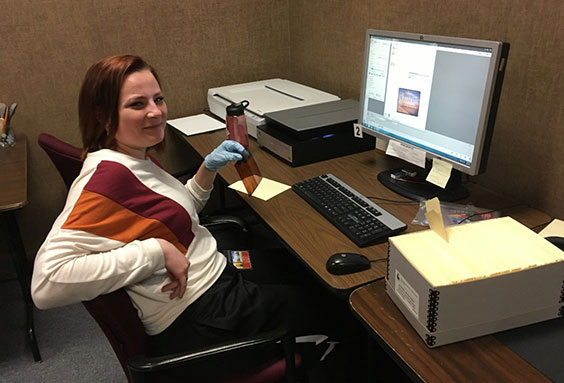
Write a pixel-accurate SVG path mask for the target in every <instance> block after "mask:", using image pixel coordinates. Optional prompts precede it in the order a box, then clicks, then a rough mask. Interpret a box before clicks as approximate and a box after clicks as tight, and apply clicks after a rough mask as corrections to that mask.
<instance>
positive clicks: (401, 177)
mask: <svg viewBox="0 0 564 383" xmlns="http://www.w3.org/2000/svg"><path fill="white" fill-rule="evenodd" d="M428 173H429V169H424V170H423V169H414V168H408V167H403V168H397V169H392V170H386V171H383V172H381V173H380V174H378V180H379V181H380V182H381V183H382V184H383V185H384V186H386V187H387V188H388V189H391V190H393V191H394V192H396V193H398V194H400V195H402V196H404V197H407V198H409V199H412V200H415V201H421V200H426V199H431V198H434V197H438V198H439V200H441V201H444V202H454V201H458V200H461V199H464V198H466V197H468V196H469V193H468V189H466V187H464V186H463V185H462V183H461V178H462V177H461V174H460V172H459V171H458V170H455V169H453V170H452V173H451V176H450V179H449V181H448V183H447V185H446V187H445V188H444V189H443V188H441V187H439V186H436V185H433V184H432V183H430V182H427V181H425V178H427V174H428Z"/></svg>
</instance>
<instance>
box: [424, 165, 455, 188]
mask: <svg viewBox="0 0 564 383" xmlns="http://www.w3.org/2000/svg"><path fill="white" fill-rule="evenodd" d="M451 172H452V164H450V163H448V162H446V161H443V160H441V159H440V158H437V157H435V158H433V167H432V168H431V171H430V172H429V174H428V175H427V178H426V180H427V181H429V182H430V183H432V184H435V185H437V186H439V187H442V188H443V189H444V188H445V186H446V184H447V182H448V180H449V178H450V173H451Z"/></svg>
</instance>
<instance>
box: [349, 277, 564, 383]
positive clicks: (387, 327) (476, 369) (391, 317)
mask: <svg viewBox="0 0 564 383" xmlns="http://www.w3.org/2000/svg"><path fill="white" fill-rule="evenodd" d="M349 301H350V304H351V307H352V309H353V312H354V313H355V314H356V315H357V316H358V317H359V318H360V319H361V320H362V321H363V322H364V323H365V324H366V325H367V326H368V327H369V331H371V332H372V333H373V334H374V335H375V338H376V340H377V341H378V343H379V344H380V345H381V346H382V347H383V348H384V349H385V350H386V351H388V353H389V354H390V355H391V356H392V358H394V359H395V360H396V362H397V363H398V364H399V365H400V366H401V367H403V369H404V371H405V372H406V373H407V374H408V375H410V376H411V378H413V379H414V380H422V381H440V382H445V381H451V382H460V381H468V382H490V381H498V382H549V381H550V379H548V378H547V377H546V376H544V375H543V374H542V373H541V372H539V371H538V370H537V369H536V368H535V367H533V366H531V365H530V364H529V363H528V362H527V361H525V360H523V359H522V358H521V357H520V356H519V355H517V354H516V353H514V352H513V351H511V350H510V349H509V348H508V347H506V346H505V345H504V344H503V343H501V342H500V341H498V340H497V339H496V338H495V336H493V335H488V336H483V337H479V338H475V339H470V340H467V341H463V342H457V343H453V344H449V345H444V346H440V347H437V348H433V349H430V348H428V347H427V346H426V345H425V343H424V342H423V340H422V339H421V338H420V337H419V335H418V334H417V333H416V332H415V330H414V329H413V327H412V326H411V325H410V323H409V322H408V321H407V319H405V317H404V316H403V314H402V313H401V311H399V309H398V308H397V307H396V305H395V304H394V303H393V301H392V300H391V299H390V298H389V297H388V295H387V293H386V291H385V281H383V280H382V281H378V282H375V283H372V284H370V285H368V286H363V287H361V288H359V289H357V290H355V291H354V292H353V293H352V294H351V296H350V299H349ZM557 320H558V319H557ZM546 357H547V358H553V359H554V361H555V362H557V363H561V361H562V355H546Z"/></svg>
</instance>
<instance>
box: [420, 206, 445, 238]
mask: <svg viewBox="0 0 564 383" xmlns="http://www.w3.org/2000/svg"><path fill="white" fill-rule="evenodd" d="M425 208H426V209H427V214H426V216H427V222H429V226H430V227H431V230H433V231H434V232H435V233H437V234H438V235H440V236H441V238H442V239H444V240H445V241H446V242H448V235H447V232H446V229H445V224H444V222H443V215H442V213H441V203H440V202H439V199H438V198H437V197H435V198H433V199H430V200H427V201H425Z"/></svg>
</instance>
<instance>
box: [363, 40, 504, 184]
mask: <svg viewBox="0 0 564 383" xmlns="http://www.w3.org/2000/svg"><path fill="white" fill-rule="evenodd" d="M371 36H381V37H385V38H391V39H400V40H414V41H425V42H430V43H439V44H450V45H459V46H469V47H476V48H486V49H491V53H492V56H491V60H490V65H489V67H488V73H487V78H486V87H485V89H484V98H483V101H482V107H481V110H480V118H479V126H478V129H477V131H476V140H475V143H474V151H473V155H472V163H471V165H470V166H466V165H464V164H462V163H460V162H457V161H455V160H452V159H449V158H446V157H443V156H441V155H439V154H437V153H434V152H432V151H429V150H426V149H425V148H422V147H419V146H415V145H412V144H410V143H406V142H404V141H402V140H399V139H397V138H394V137H391V136H389V135H386V134H385V133H383V132H379V131H375V130H373V129H371V128H369V127H367V126H365V125H364V124H363V121H364V110H365V101H366V97H365V94H366V84H367V73H368V59H369V52H370V38H371ZM504 44H506V43H503V42H501V41H490V40H480V39H470V38H464V37H449V36H439V35H430V34H421V33H410V32H397V31H386V30H378V29H368V30H367V31H366V34H365V49H364V61H363V67H362V81H361V93H360V114H359V120H358V123H359V124H360V126H361V127H362V130H363V133H366V134H369V135H372V136H375V137H376V138H378V139H381V140H384V141H386V145H387V141H389V140H390V139H393V140H396V141H400V142H402V143H403V144H405V145H408V146H410V147H414V148H416V149H419V150H422V151H424V152H425V156H426V158H427V159H428V160H432V159H433V158H435V157H437V158H440V159H442V160H444V161H447V162H448V163H450V164H452V167H453V169H456V170H459V171H461V172H463V173H466V174H468V175H470V176H474V175H477V174H479V173H482V172H483V171H484V170H485V163H486V161H487V156H488V152H489V141H490V140H491V135H492V132H493V127H494V122H495V121H494V120H495V111H496V110H497V103H498V101H499V100H498V99H499V94H498V95H497V97H496V99H494V95H495V94H496V89H498V90H499V87H500V86H501V84H500V82H501V80H500V78H502V77H503V71H504V67H505V62H504V60H505V58H506V57H504V49H503V47H504ZM492 116H493V117H494V118H492Z"/></svg>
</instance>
